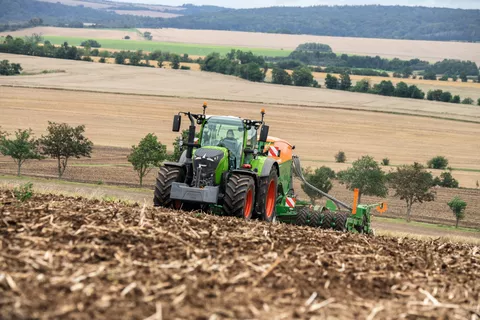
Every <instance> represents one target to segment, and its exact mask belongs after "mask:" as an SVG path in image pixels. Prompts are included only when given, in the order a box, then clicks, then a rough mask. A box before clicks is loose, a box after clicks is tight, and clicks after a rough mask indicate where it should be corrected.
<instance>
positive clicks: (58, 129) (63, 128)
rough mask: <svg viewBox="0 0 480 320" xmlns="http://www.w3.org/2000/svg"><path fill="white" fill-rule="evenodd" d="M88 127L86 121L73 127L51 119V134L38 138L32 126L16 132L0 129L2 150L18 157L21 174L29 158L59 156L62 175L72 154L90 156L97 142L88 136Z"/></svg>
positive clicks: (59, 175)
mask: <svg viewBox="0 0 480 320" xmlns="http://www.w3.org/2000/svg"><path fill="white" fill-rule="evenodd" d="M84 131H85V126H83V125H80V126H77V127H71V126H70V125H68V124H66V123H55V122H48V127H47V134H46V135H42V137H41V138H38V139H37V138H36V137H35V136H34V135H33V133H32V130H31V129H18V130H17V131H16V132H15V133H14V134H13V135H10V134H8V133H6V132H3V131H1V130H0V153H1V154H3V155H4V156H9V157H11V158H12V159H13V160H14V161H15V163H16V164H17V174H18V175H20V173H21V168H22V165H23V164H24V163H25V162H26V161H28V160H41V159H45V158H46V157H50V158H53V159H56V160H57V169H58V177H59V178H61V177H62V176H63V173H64V172H65V169H66V168H67V165H68V160H69V159H70V158H80V157H90V154H91V152H92V148H93V143H92V142H91V141H90V140H89V139H88V138H86V137H85V136H84Z"/></svg>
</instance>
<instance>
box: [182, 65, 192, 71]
mask: <svg viewBox="0 0 480 320" xmlns="http://www.w3.org/2000/svg"><path fill="white" fill-rule="evenodd" d="M190 69H191V68H190V67H189V66H180V70H190Z"/></svg>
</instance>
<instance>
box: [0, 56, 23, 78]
mask: <svg viewBox="0 0 480 320" xmlns="http://www.w3.org/2000/svg"><path fill="white" fill-rule="evenodd" d="M22 70H23V69H22V66H21V65H20V64H19V63H10V62H9V61H8V60H3V61H0V75H1V76H13V75H16V74H20V72H21V71H22Z"/></svg>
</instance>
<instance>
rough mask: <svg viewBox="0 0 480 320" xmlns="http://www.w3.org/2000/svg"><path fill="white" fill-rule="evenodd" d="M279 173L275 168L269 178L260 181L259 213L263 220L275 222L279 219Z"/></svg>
mask: <svg viewBox="0 0 480 320" xmlns="http://www.w3.org/2000/svg"><path fill="white" fill-rule="evenodd" d="M277 188H278V173H277V169H276V168H275V167H273V168H272V169H271V170H270V174H269V176H268V177H267V178H261V179H260V188H259V189H260V190H259V194H258V207H257V208H258V211H259V212H260V217H261V219H262V220H264V221H267V222H273V221H275V220H276V219H277V213H276V211H275V205H276V204H277Z"/></svg>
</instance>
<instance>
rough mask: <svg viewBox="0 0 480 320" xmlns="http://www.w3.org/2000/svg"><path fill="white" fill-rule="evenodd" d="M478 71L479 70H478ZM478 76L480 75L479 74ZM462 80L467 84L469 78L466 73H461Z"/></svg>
mask: <svg viewBox="0 0 480 320" xmlns="http://www.w3.org/2000/svg"><path fill="white" fill-rule="evenodd" d="M477 71H478V70H477ZM477 74H478V73H477ZM460 80H462V82H467V81H468V78H467V73H466V72H465V71H462V72H461V73H460Z"/></svg>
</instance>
